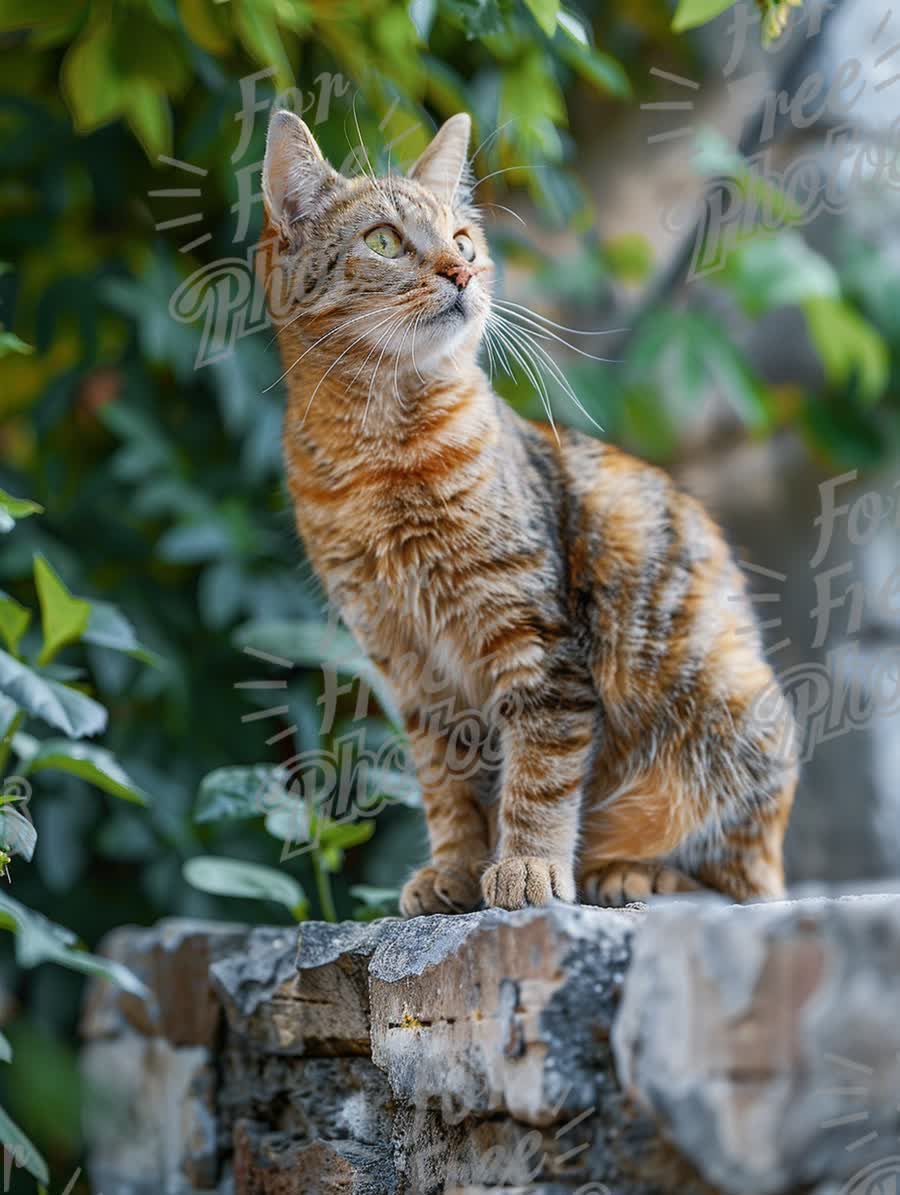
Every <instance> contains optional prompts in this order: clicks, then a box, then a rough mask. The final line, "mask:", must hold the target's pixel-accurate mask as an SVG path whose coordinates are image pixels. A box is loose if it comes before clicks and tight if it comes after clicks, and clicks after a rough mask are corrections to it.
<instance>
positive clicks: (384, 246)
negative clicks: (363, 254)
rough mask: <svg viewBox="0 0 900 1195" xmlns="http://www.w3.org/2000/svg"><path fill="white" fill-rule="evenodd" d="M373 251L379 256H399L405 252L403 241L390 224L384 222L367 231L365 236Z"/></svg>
mask: <svg viewBox="0 0 900 1195" xmlns="http://www.w3.org/2000/svg"><path fill="white" fill-rule="evenodd" d="M363 239H364V240H365V242H366V244H367V245H368V246H369V248H370V249H371V250H372V252H373V253H377V254H378V256H379V257H399V256H400V254H401V253H402V252H403V242H402V241H401V240H400V237H399V236H398V235H397V233H396V232H395V231H394V230H393V228H391V227H390V225H388V224H382V225H380V226H379V227H378V228H373V229H372V231H371V232H367V233H366V235H365V237H364V238H363Z"/></svg>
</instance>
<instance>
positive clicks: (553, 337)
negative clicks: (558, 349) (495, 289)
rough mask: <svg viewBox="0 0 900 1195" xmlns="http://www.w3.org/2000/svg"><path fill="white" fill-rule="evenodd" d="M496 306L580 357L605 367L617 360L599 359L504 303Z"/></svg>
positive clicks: (538, 333) (538, 334)
mask: <svg viewBox="0 0 900 1195" xmlns="http://www.w3.org/2000/svg"><path fill="white" fill-rule="evenodd" d="M496 306H497V307H498V308H499V309H500V310H501V311H503V312H505V313H506V315H507V316H509V317H510V318H511V319H518V320H521V321H522V323H524V324H528V325H529V327H532V328H536V329H537V332H536V335H537V336H541V337H543V338H545V339H549V340H557V341H559V343H560V344H564V345H565V346H566V348H567V349H571V350H572V352H573V353H578V355H579V356H580V357H587V358H588V359H589V360H591V361H599V362H600V363H601V364H603V365H609V364H610V363H612V362H613V361H614V360H615V358H612V357H597V356H595V355H594V354H593V353H587V352H585V350H584V349H580V348H578V346H577V345H575V344H571V343H570V342H569V341H568V340H566V339H565V338H564V337H563V336H559V335H558V334H557V333H556V332H551V331H550V329H549V328H545V327H543V325H541V324H539V323H538V322H537V320H533V319H530V318H529V317H528V316H527V315H522V314H521V313H520V312H518V311H511V310H509V309H508V308H507V307H506V306H505V304H503V303H502V302H497V303H496Z"/></svg>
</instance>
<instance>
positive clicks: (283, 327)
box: [266, 299, 367, 348]
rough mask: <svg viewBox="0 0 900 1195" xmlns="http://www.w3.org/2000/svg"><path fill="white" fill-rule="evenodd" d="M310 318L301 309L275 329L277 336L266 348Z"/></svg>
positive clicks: (267, 342) (270, 340)
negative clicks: (288, 330)
mask: <svg viewBox="0 0 900 1195" xmlns="http://www.w3.org/2000/svg"><path fill="white" fill-rule="evenodd" d="M353 301H356V302H359V301H360V300H358V299H357V300H353ZM348 305H349V303H348ZM363 314H367V313H365V312H364V313H363ZM308 318H309V312H308V311H304V310H303V309H302V308H301V310H300V311H298V312H297V314H296V315H292V316H291V318H290V319H289V320H287V322H286V323H283V324H278V325H277V327H276V329H275V335H274V336H272V337H271V339H269V340H267V341H266V348H268V347H269V345H271V344H274V343H275V341H276V340H277V339H278V335H279V333H280V332H284V331H285V330H286V329H287V328H292V327H293V326H294V324H296V323H297V321H298V320H302V319H308Z"/></svg>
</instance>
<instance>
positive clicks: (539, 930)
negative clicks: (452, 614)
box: [84, 895, 900, 1195]
mask: <svg viewBox="0 0 900 1195" xmlns="http://www.w3.org/2000/svg"><path fill="white" fill-rule="evenodd" d="M108 948H109V950H110V952H111V953H114V954H115V955H116V957H118V958H121V959H123V961H127V962H128V963H129V964H130V965H131V966H133V967H134V968H135V969H136V970H138V971H139V972H140V973H141V974H142V976H143V978H144V979H145V982H147V984H148V986H149V987H150V988H151V991H152V993H153V999H152V1000H151V1001H149V1002H148V1003H147V1004H146V1005H145V1006H141V1002H138V1001H135V1000H134V998H126V997H123V996H121V995H120V994H118V993H117V992H115V991H114V990H113V989H111V988H110V987H108V986H107V985H105V984H96V985H95V986H94V987H93V989H92V992H91V994H90V998H89V1001H88V1005H87V1011H86V1015H85V1019H84V1033H85V1037H86V1039H87V1041H86V1045H85V1050H84V1066H85V1071H86V1073H87V1075H88V1076H89V1077H90V1078H91V1080H92V1081H93V1083H94V1085H95V1086H96V1087H98V1088H99V1089H100V1093H101V1098H100V1102H99V1107H100V1108H101V1109H103V1110H104V1111H103V1115H102V1116H101V1117H100V1118H98V1124H97V1126H95V1129H94V1131H93V1133H92V1138H93V1149H92V1156H91V1170H92V1178H93V1183H94V1188H95V1189H96V1190H103V1191H104V1192H106V1193H107V1195H110V1192H112V1193H113V1195H144V1193H145V1192H146V1193H147V1195H150V1192H153V1193H154V1195H156V1193H157V1192H159V1191H166V1192H167V1193H171V1195H181V1193H184V1195H187V1192H191V1191H214V1190H215V1191H219V1192H221V1193H222V1195H225V1192H229V1191H234V1192H236V1195H294V1193H296V1195H325V1193H326V1192H327V1193H328V1195H337V1193H341V1195H352V1193H357V1195H436V1193H437V1192H454V1193H456V1195H489V1193H495V1195H496V1193H499V1192H504V1193H505V1195H516V1193H519V1195H574V1193H580V1195H606V1193H608V1195H667V1193H669V1192H672V1193H673V1195H674V1193H675V1192H677V1193H678V1195H709V1193H710V1192H721V1193H722V1195H801V1193H803V1192H808V1191H813V1190H815V1191H817V1193H820V1195H825V1193H826V1192H828V1193H829V1195H838V1193H839V1192H842V1191H847V1192H851V1191H853V1192H854V1195H875V1193H876V1192H878V1195H882V1189H884V1190H885V1191H891V1192H893V1191H894V1190H895V1189H897V1188H895V1187H894V1186H891V1185H888V1186H887V1187H885V1186H884V1183H885V1182H894V1181H896V1183H897V1184H898V1185H900V1160H898V1159H900V1138H898V1128H900V1112H898V1105H900V895H898V896H893V895H884V896H873V897H867V898H858V899H832V900H827V899H808V900H801V901H794V902H785V903H782V904H773V905H766V906H762V905H760V906H754V907H749V908H736V907H733V906H728V905H724V904H721V903H718V902H715V901H712V900H710V901H699V902H698V901H691V902H671V903H668V904H665V905H661V906H656V907H654V908H653V909H651V910H650V911H645V910H639V909H628V910H623V911H613V910H603V909H590V908H583V907H577V906H567V905H555V906H552V907H549V908H546V909H530V910H524V911H522V912H519V913H503V912H499V911H497V910H488V911H485V912H481V913H472V914H469V915H467V916H461V917H425V918H418V919H415V920H413V921H408V922H403V921H398V920H394V919H390V920H386V921H380V922H375V923H372V924H370V925H358V924H343V925H324V924H321V923H308V924H306V925H303V926H301V927H300V931H299V935H298V934H297V932H295V931H293V930H288V929H269V928H264V929H256V930H240V929H238V928H236V927H234V926H225V927H221V926H213V925H203V924H201V923H197V922H191V923H187V922H164V923H162V924H161V925H160V926H158V927H156V928H155V929H151V930H133V931H131V930H120V931H117V933H116V934H115V935H113V937H112V938H111V940H110V942H109V944H108ZM104 1093H105V1095H106V1099H105V1100H104V1099H103V1094H104ZM110 1108H115V1109H116V1110H118V1113H119V1116H118V1118H117V1117H115V1116H111V1115H110V1114H109V1109H110ZM892 1166H893V1167H894V1169H893V1171H891V1167H892ZM872 1176H874V1177H872ZM854 1183H855V1184H856V1185H854ZM879 1183H880V1184H881V1186H878V1185H877V1184H879ZM860 1184H862V1185H860ZM866 1184H868V1185H866ZM873 1184H876V1185H873Z"/></svg>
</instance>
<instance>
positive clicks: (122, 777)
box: [13, 734, 150, 805]
mask: <svg viewBox="0 0 900 1195" xmlns="http://www.w3.org/2000/svg"><path fill="white" fill-rule="evenodd" d="M13 749H14V750H15V751H16V753H17V754H18V755H19V757H20V758H21V759H23V760H24V761H25V762H26V763H27V764H28V770H29V772H42V771H47V770H49V769H54V770H56V771H58V772H66V773H67V774H68V775H70V776H78V777H79V778H80V779H82V780H87V781H88V783H89V784H93V785H94V786H95V787H96V788H99V789H101V790H102V791H103V792H106V793H109V794H110V795H111V796H113V797H119V798H120V799H121V800H123V801H131V802H132V803H133V804H135V805H147V804H149V801H150V797H149V794H148V793H146V792H144V790H143V789H142V788H141V787H140V786H139V785H138V784H136V783H135V782H134V781H133V780H132V779H131V777H130V776H129V775H128V773H127V772H126V771H125V769H124V768H123V767H122V765H121V764H120V763H119V761H118V760H117V759H116V757H115V756H114V755H113V754H112V752H111V751H107V750H106V748H105V747H95V746H93V745H92V744H90V743H78V742H74V741H72V740H71V739H43V740H39V739H35V738H32V737H31V735H25V734H18V735H16V737H15V738H14V739H13Z"/></svg>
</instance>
